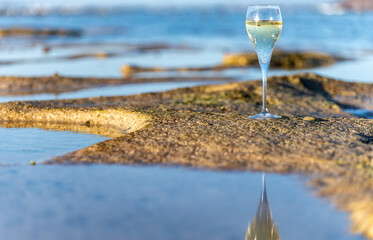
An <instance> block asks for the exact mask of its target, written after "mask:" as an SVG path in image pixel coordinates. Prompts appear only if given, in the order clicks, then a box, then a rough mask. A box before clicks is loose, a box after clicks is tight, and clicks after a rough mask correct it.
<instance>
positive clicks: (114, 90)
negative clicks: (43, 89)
mask: <svg viewBox="0 0 373 240" xmlns="http://www.w3.org/2000/svg"><path fill="white" fill-rule="evenodd" d="M216 83H221V82H212V81H211V82H208V81H204V82H161V83H138V84H124V85H117V86H107V87H96V88H89V89H83V90H79V91H75V92H67V93H60V94H33V95H19V96H2V97H0V102H10V101H35V100H38V101H39V100H55V99H74V98H88V97H108V96H124V95H132V94H138V93H149V92H162V91H167V90H171V89H175V88H182V87H193V86H200V85H207V84H216Z"/></svg>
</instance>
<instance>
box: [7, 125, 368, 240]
mask: <svg viewBox="0 0 373 240" xmlns="http://www.w3.org/2000/svg"><path fill="white" fill-rule="evenodd" d="M0 139H6V141H1V142H0V149H2V154H1V156H0V163H1V164H2V165H3V166H0V209H1V212H2V214H1V216H0V238H1V239H25V240H27V239H38V240H43V239H57V240H58V239H162V240H167V239H170V240H171V239H180V240H183V239H185V240H187V239H188V240H189V239H245V235H246V233H247V231H248V226H252V224H253V223H255V222H256V223H259V222H260V223H261V224H263V223H262V222H263V221H259V220H258V217H256V220H254V217H255V216H258V213H257V211H259V212H260V210H257V207H258V202H260V204H259V209H260V208H261V207H262V208H263V206H266V205H267V204H269V205H270V206H271V209H272V213H273V215H272V214H271V216H272V217H273V222H275V223H276V225H275V226H276V229H277V231H278V234H279V236H280V238H282V239H288V240H292V239H294V240H298V239H305V240H307V239H318V240H323V239H339V240H349V239H351V240H352V239H362V238H361V237H360V236H354V235H350V234H349V232H348V228H349V222H348V215H347V214H346V213H343V212H339V211H336V210H335V209H333V208H332V207H331V205H330V204H329V203H328V202H327V201H325V200H323V199H319V198H315V197H314V196H313V195H312V193H311V192H310V191H308V189H306V187H305V184H304V179H302V178H300V177H297V176H282V175H273V174H269V175H267V193H268V202H266V201H264V202H263V201H261V200H262V199H263V192H262V194H261V191H262V190H261V185H262V183H261V178H262V176H261V174H260V173H249V172H234V171H230V172H214V171H203V170H192V169H184V168H174V167H167V168H163V167H146V166H141V167H139V166H122V165H88V166H87V165H75V166H65V165H62V166H60V165H42V164H40V162H41V161H42V160H46V159H49V158H51V157H52V156H56V155H61V154H64V153H66V152H69V151H73V150H77V149H80V148H83V147H85V146H88V145H91V144H94V143H97V142H100V141H103V140H105V139H106V138H104V137H98V136H95V135H89V134H77V133H74V132H57V131H46V130H40V129H34V128H20V129H19V128H12V129H6V128H0ZM30 160H37V162H38V163H37V164H36V166H31V165H29V164H28V163H29V161H30ZM12 164H16V165H12ZM268 209H269V208H268ZM267 213H268V211H267ZM300 213H301V214H300ZM252 232H253V230H251V233H252ZM251 235H252V234H251ZM258 236H259V235H258ZM247 239H251V238H247ZM257 239H260V238H257ZM273 239H274V238H273Z"/></svg>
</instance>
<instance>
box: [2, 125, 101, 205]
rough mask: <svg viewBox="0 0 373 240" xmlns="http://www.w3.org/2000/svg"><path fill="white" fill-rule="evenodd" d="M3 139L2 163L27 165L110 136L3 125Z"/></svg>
mask: <svg viewBox="0 0 373 240" xmlns="http://www.w3.org/2000/svg"><path fill="white" fill-rule="evenodd" d="M0 139H2V140H1V141H0V149H1V154H0V165H12V164H17V165H20V164H21V165H26V164H29V162H30V161H35V162H41V161H42V160H48V159H50V158H51V157H54V156H58V155H61V154H65V153H67V152H71V151H75V150H78V149H81V148H84V147H88V146H90V145H92V144H95V143H98V142H102V141H104V140H106V139H108V138H105V137H101V136H97V135H90V134H77V133H74V132H68V131H63V132H62V131H47V130H42V129H37V128H0ZM0 201H1V200H0Z"/></svg>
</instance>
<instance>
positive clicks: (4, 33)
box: [0, 28, 82, 37]
mask: <svg viewBox="0 0 373 240" xmlns="http://www.w3.org/2000/svg"><path fill="white" fill-rule="evenodd" d="M81 34H82V31H81V30H78V29H49V28H45V29H35V28H1V29H0V37H9V36H60V37H61V36H63V37H66V36H68V37H79V36H80V35H81Z"/></svg>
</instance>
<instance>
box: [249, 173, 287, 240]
mask: <svg viewBox="0 0 373 240" xmlns="http://www.w3.org/2000/svg"><path fill="white" fill-rule="evenodd" d="M279 239H280V234H279V232H278V228H277V226H276V224H275V222H274V221H273V218H272V213H271V208H270V207H269V203H268V199H267V190H266V179H265V174H264V173H263V180H262V194H261V195H260V201H259V206H258V209H257V210H256V214H255V218H254V220H253V223H252V224H251V225H249V228H248V229H247V234H246V237H245V240H279Z"/></svg>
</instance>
